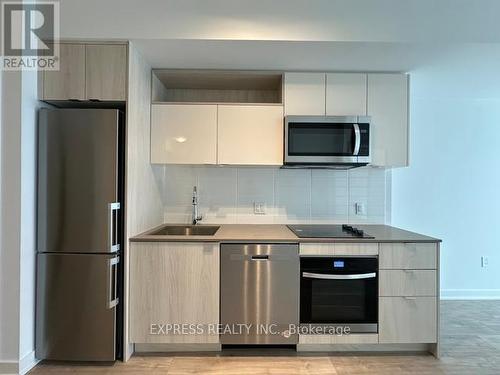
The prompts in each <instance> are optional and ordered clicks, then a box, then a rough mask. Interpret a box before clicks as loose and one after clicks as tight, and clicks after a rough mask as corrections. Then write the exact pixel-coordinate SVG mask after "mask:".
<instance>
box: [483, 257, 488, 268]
mask: <svg viewBox="0 0 500 375" xmlns="http://www.w3.org/2000/svg"><path fill="white" fill-rule="evenodd" d="M488 262H489V259H488V257H487V256H484V255H483V256H482V257H481V267H482V268H486V267H488Z"/></svg>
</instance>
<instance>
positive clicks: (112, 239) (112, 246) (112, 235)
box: [108, 202, 120, 253]
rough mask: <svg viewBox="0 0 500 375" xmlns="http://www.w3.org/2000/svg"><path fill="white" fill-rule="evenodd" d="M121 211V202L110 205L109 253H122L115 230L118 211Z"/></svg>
mask: <svg viewBox="0 0 500 375" xmlns="http://www.w3.org/2000/svg"><path fill="white" fill-rule="evenodd" d="M119 209H120V203H119V202H113V203H109V204H108V222H109V252H110V253H116V252H117V251H120V244H119V243H116V242H117V241H118V239H117V237H118V236H117V231H116V228H115V221H117V216H116V215H118V210H119Z"/></svg>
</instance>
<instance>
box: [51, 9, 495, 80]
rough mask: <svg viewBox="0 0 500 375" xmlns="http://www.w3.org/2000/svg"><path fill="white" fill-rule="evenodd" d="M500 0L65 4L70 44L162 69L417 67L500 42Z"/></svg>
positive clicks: (63, 24)
mask: <svg viewBox="0 0 500 375" xmlns="http://www.w3.org/2000/svg"><path fill="white" fill-rule="evenodd" d="M499 14H500V0H267V1H266V0H246V1H243V0H147V1H144V0H143V1H140V0H106V1H102V0H85V1H82V0H61V37H62V38H63V39H89V40H93V39H105V40H110V39H119V40H132V41H133V42H134V44H135V45H136V46H137V47H138V48H139V49H140V50H141V51H142V53H143V55H144V56H145V58H146V59H147V60H148V61H149V62H150V63H151V65H152V66H153V67H155V68H214V69H271V70H272V69H279V70H301V69H302V70H346V71H356V70H370V71H410V70H413V69H415V68H417V67H419V66H422V65H425V64H428V63H429V61H432V60H433V59H439V58H440V55H443V54H446V53H448V51H449V50H453V49H456V48H457V45H459V44H464V43H500V22H498V15H499Z"/></svg>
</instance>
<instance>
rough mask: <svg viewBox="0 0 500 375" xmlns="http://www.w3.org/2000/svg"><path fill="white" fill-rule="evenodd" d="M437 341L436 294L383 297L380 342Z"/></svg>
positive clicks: (380, 310)
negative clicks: (431, 295) (430, 295)
mask: <svg viewBox="0 0 500 375" xmlns="http://www.w3.org/2000/svg"><path fill="white" fill-rule="evenodd" d="M436 341H437V298H436V297H380V298H379V342H380V343H381V344H382V343H384V344H390V343H434V342H436Z"/></svg>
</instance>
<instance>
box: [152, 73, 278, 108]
mask: <svg viewBox="0 0 500 375" xmlns="http://www.w3.org/2000/svg"><path fill="white" fill-rule="evenodd" d="M152 75H153V76H152V101H153V103H238V104H250V103H255V104H282V103H283V100H282V73H281V72H270V71H269V72H268V71H235V70H226V71H221V70H184V69H175V70H172V69H168V70H166V69H156V70H153V73H152Z"/></svg>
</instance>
